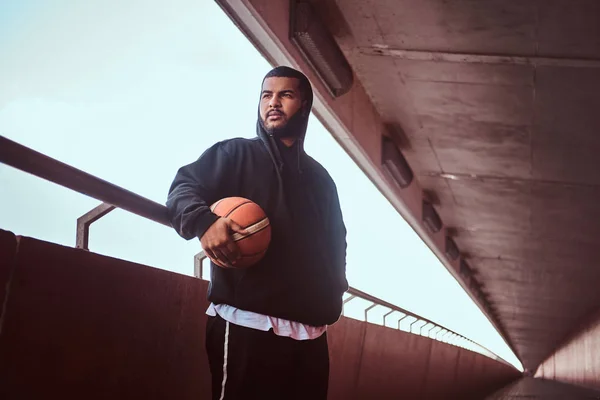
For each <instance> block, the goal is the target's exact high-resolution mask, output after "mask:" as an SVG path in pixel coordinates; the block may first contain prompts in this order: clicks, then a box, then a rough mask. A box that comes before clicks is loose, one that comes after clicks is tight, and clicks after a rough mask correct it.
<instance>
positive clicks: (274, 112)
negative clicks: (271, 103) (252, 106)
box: [267, 110, 285, 117]
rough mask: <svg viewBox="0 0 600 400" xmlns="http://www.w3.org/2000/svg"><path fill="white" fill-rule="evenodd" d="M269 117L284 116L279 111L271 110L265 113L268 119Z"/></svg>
mask: <svg viewBox="0 0 600 400" xmlns="http://www.w3.org/2000/svg"><path fill="white" fill-rule="evenodd" d="M271 115H285V114H284V113H283V112H282V111H279V110H271V111H269V112H268V113H267V117H270V116H271Z"/></svg>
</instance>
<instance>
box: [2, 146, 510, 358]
mask: <svg viewBox="0 0 600 400" xmlns="http://www.w3.org/2000/svg"><path fill="white" fill-rule="evenodd" d="M0 162H1V163H3V164H6V165H9V166H11V167H14V168H16V169H19V170H21V171H24V172H27V173H30V174H32V175H35V176H37V177H39V178H43V179H46V180H48V181H50V182H53V183H56V184H58V185H61V186H64V187H66V188H68V189H71V190H74V191H76V192H79V193H82V194H84V195H87V196H90V197H93V198H95V199H97V200H100V201H102V202H103V203H102V204H100V205H99V206H97V207H96V208H94V209H92V210H91V211H89V212H88V213H86V214H84V215H82V216H81V217H79V218H78V219H77V234H76V247H78V248H80V249H84V250H88V243H89V227H90V225H91V224H92V223H94V222H95V221H97V220H98V219H100V218H102V217H103V216H105V215H106V214H108V213H109V212H110V211H112V210H114V209H115V208H121V209H123V210H127V211H129V212H131V213H133V214H137V215H139V216H141V217H144V218H147V219H150V220H152V221H155V222H158V223H160V224H163V225H166V226H168V227H171V224H170V221H169V218H168V216H167V209H166V207H165V206H163V205H162V204H159V203H156V202H154V201H152V200H149V199H147V198H145V197H142V196H140V195H138V194H135V193H133V192H130V191H128V190H126V189H123V188H121V187H120V186H117V185H114V184H112V183H110V182H107V181H105V180H102V179H100V178H97V177H95V176H93V175H90V174H88V173H86V172H84V171H81V170H79V169H77V168H75V167H72V166H70V165H67V164H65V163H62V162H60V161H58V160H55V159H53V158H51V157H48V156H46V155H44V154H42V153H39V152H37V151H35V150H32V149H30V148H28V147H26V146H23V145H21V144H19V143H16V142H14V141H12V140H9V139H7V138H5V137H4V136H0ZM205 260H206V256H205V255H204V253H203V252H200V253H198V254H197V255H196V256H195V258H194V275H195V276H196V277H198V278H203V271H204V270H203V263H204V261H205ZM355 299H363V300H365V301H367V303H368V304H369V305H368V306H366V307H365V308H364V316H363V318H362V319H363V320H364V321H365V322H369V321H368V317H369V313H370V312H372V311H373V310H374V309H376V308H383V309H384V310H385V311H387V312H386V313H385V315H383V325H384V326H388V325H387V324H386V322H387V321H389V320H390V316H392V315H394V314H395V318H396V319H397V325H396V326H394V327H392V328H394V329H400V330H403V331H406V332H410V333H413V334H417V335H421V336H425V337H428V338H431V339H433V340H438V341H441V342H444V343H448V344H451V345H455V346H458V347H462V348H465V349H468V350H471V351H474V352H477V353H480V354H483V355H485V356H487V357H490V358H492V359H494V360H497V361H499V362H502V363H505V364H507V365H510V364H509V363H508V362H506V361H505V360H504V359H502V358H501V357H499V356H497V355H496V354H494V353H492V352H491V351H490V350H488V349H487V348H485V347H483V346H481V345H480V344H478V343H475V342H473V341H472V340H470V339H467V338H466V337H464V336H462V335H460V334H458V333H456V332H454V331H452V330H450V329H447V328H445V327H444V326H442V325H439V324H436V323H435V322H433V321H431V320H429V319H427V318H423V317H421V316H419V315H417V314H415V313H412V312H410V311H408V310H405V309H403V308H401V307H398V306H396V305H394V304H391V303H388V302H386V301H384V300H381V299H378V298H377V297H374V296H371V295H369V294H367V293H364V292H361V291H360V290H358V289H355V288H352V287H351V288H349V290H348V291H347V293H346V294H345V295H344V301H343V302H344V312H345V310H346V307H347V306H348V303H350V302H351V301H353V300H355Z"/></svg>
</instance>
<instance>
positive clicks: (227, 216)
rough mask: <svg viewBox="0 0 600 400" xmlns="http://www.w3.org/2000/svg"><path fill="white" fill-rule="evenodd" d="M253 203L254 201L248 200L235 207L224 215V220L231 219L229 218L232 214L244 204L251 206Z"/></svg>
mask: <svg viewBox="0 0 600 400" xmlns="http://www.w3.org/2000/svg"><path fill="white" fill-rule="evenodd" d="M250 203H252V201H250V200H247V201H245V202H243V203H240V204H238V205H237V206H235V207H233V208H232V209H231V210H229V212H228V213H227V214H225V215H224V218H229V216H230V215H231V213H233V212H234V211H235V210H237V209H238V208H240V207H241V206H243V205H244V204H250Z"/></svg>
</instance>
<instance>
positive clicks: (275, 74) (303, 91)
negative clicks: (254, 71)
mask: <svg viewBox="0 0 600 400" xmlns="http://www.w3.org/2000/svg"><path fill="white" fill-rule="evenodd" d="M267 78H296V79H298V81H299V82H300V84H299V85H298V90H299V91H300V95H301V96H302V100H303V101H304V100H305V101H308V104H309V105H312V101H313V92H312V86H311V85H310V81H309V80H308V78H307V77H306V75H304V74H303V73H302V72H300V71H298V70H295V69H293V68H290V67H286V66H284V65H281V66H279V67H275V68H273V69H272V70H271V71H269V73H267V75H265V78H264V79H263V83H264V81H265V80H266V79H267Z"/></svg>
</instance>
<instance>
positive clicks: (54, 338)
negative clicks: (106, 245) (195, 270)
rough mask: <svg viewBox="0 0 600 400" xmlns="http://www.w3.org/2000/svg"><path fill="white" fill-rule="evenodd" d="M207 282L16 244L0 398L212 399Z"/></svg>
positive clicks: (27, 242)
mask: <svg viewBox="0 0 600 400" xmlns="http://www.w3.org/2000/svg"><path fill="white" fill-rule="evenodd" d="M206 290H207V282H206V281H201V280H198V279H195V278H192V277H187V276H183V275H179V274H175V273H172V272H167V271H163V270H159V269H155V268H150V267H147V266H144V265H139V264H134V263H130V262H126V261H122V260H117V259H114V258H110V257H105V256H100V255H97V254H94V253H90V252H86V251H82V250H78V249H73V248H68V247H63V246H59V245H56V244H52V243H47V242H42V241H38V240H35V239H30V238H20V244H19V252H18V255H17V261H16V269H15V275H14V278H13V284H12V288H11V292H10V297H9V301H8V303H7V309H6V315H5V318H4V327H3V330H2V332H1V334H0V398H2V399H5V400H17V399H42V398H63V399H108V398H111V399H134V398H135V399H138V398H148V399H150V398H154V399H171V398H172V399H210V398H211V396H210V376H209V373H208V364H207V361H206V355H205V351H204V330H205V318H206V317H205V314H204V311H205V310H206V307H207V306H208V303H207V300H206Z"/></svg>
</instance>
